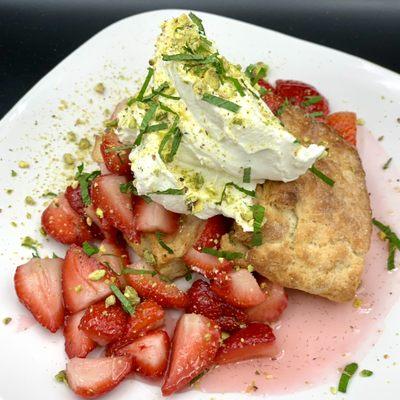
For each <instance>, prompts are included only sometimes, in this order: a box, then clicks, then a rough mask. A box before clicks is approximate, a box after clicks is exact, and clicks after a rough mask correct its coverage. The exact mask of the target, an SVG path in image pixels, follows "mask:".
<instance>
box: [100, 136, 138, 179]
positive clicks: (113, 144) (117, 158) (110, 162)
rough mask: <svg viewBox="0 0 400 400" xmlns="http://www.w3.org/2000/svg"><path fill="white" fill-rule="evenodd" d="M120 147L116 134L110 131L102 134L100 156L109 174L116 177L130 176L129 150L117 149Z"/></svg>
mask: <svg viewBox="0 0 400 400" xmlns="http://www.w3.org/2000/svg"><path fill="white" fill-rule="evenodd" d="M121 146H123V143H122V142H121V141H120V140H119V139H118V136H117V134H116V133H115V132H114V131H113V130H110V131H108V132H106V133H104V135H103V137H102V142H101V145H100V151H101V155H102V156H103V160H104V163H105V164H106V166H107V169H108V170H109V171H110V172H112V173H113V174H116V175H130V174H131V166H130V161H129V153H130V149H118V148H120V147H121Z"/></svg>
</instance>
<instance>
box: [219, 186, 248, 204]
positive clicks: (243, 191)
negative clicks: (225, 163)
mask: <svg viewBox="0 0 400 400" xmlns="http://www.w3.org/2000/svg"><path fill="white" fill-rule="evenodd" d="M229 186H233V187H234V188H235V189H237V190H239V192H242V193H244V194H247V196H250V197H256V192H255V191H254V190H247V189H245V188H242V187H241V186H239V185H236V183H233V182H228V183H226V184H225V186H224V190H223V191H222V194H221V200H220V201H219V202H218V203H215V204H217V205H221V204H222V201H223V200H224V198H225V193H226V189H227V188H228V187H229Z"/></svg>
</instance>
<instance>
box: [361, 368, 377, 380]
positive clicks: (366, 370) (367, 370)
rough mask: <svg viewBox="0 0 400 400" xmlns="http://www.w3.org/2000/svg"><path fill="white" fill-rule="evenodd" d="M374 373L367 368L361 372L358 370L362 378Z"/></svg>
mask: <svg viewBox="0 0 400 400" xmlns="http://www.w3.org/2000/svg"><path fill="white" fill-rule="evenodd" d="M373 374H374V373H373V372H372V371H370V370H369V369H363V370H362V371H361V372H360V375H361V376H362V377H363V378H367V377H369V376H372V375H373Z"/></svg>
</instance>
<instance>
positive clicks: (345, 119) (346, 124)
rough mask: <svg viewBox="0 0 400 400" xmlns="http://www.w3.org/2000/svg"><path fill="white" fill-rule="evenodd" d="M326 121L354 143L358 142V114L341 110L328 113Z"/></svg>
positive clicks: (344, 137)
mask: <svg viewBox="0 0 400 400" xmlns="http://www.w3.org/2000/svg"><path fill="white" fill-rule="evenodd" d="M326 123H327V124H328V125H329V126H331V127H332V128H333V129H335V130H336V131H337V133H338V134H339V135H340V136H341V137H342V138H343V139H344V140H346V141H348V142H349V143H351V144H352V145H354V146H355V145H356V142H357V115H356V114H355V113H353V112H350V111H340V112H336V113H333V114H330V115H328V117H327V119H326Z"/></svg>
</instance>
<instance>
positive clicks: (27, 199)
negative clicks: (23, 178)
mask: <svg viewBox="0 0 400 400" xmlns="http://www.w3.org/2000/svg"><path fill="white" fill-rule="evenodd" d="M25 204H27V205H28V206H34V205H35V204H36V201H35V200H34V199H33V197H32V196H26V197H25Z"/></svg>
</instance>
